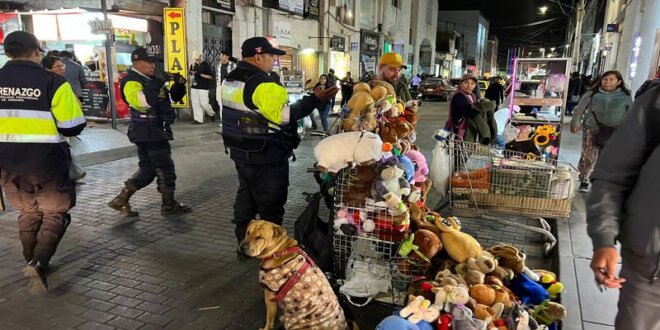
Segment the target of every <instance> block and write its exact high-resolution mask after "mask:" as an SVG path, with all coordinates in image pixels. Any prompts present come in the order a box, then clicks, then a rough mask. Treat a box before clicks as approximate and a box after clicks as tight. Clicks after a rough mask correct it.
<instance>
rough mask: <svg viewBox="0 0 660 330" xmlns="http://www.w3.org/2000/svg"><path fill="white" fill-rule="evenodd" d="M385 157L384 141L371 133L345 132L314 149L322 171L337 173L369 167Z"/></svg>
mask: <svg viewBox="0 0 660 330" xmlns="http://www.w3.org/2000/svg"><path fill="white" fill-rule="evenodd" d="M382 155H383V141H382V140H381V139H380V136H378V135H376V134H374V133H371V132H345V133H339V134H335V135H331V136H329V137H327V138H325V139H323V140H321V142H319V144H317V145H316V148H314V157H315V158H316V161H317V163H318V167H319V168H321V169H322V170H325V171H328V172H332V173H337V172H339V170H341V169H343V168H345V167H348V166H349V165H351V166H357V165H367V164H371V163H373V162H376V161H378V160H379V159H380V158H381V157H382Z"/></svg>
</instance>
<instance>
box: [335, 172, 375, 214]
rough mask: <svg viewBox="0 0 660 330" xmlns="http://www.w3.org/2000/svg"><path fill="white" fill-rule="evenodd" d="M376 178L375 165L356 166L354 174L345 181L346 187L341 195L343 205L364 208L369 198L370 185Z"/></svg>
mask: <svg viewBox="0 0 660 330" xmlns="http://www.w3.org/2000/svg"><path fill="white" fill-rule="evenodd" d="M375 177H376V165H375V164H374V165H367V166H357V168H356V173H355V174H351V175H349V176H348V178H347V179H346V187H348V189H343V190H341V191H340V193H341V201H342V203H344V204H345V205H350V206H355V207H364V205H365V201H366V198H371V185H372V183H373V181H374V178H375Z"/></svg>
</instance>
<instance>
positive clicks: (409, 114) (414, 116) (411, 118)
mask: <svg viewBox="0 0 660 330" xmlns="http://www.w3.org/2000/svg"><path fill="white" fill-rule="evenodd" d="M419 117H420V116H419V114H418V113H417V112H414V111H411V110H408V109H406V110H405V111H404V113H403V118H405V119H406V121H407V122H409V123H410V124H411V125H413V127H414V126H417V122H418V121H419Z"/></svg>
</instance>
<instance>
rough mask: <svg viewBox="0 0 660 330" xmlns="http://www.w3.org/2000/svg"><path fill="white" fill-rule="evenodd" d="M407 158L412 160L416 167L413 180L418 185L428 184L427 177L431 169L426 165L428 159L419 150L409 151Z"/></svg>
mask: <svg viewBox="0 0 660 330" xmlns="http://www.w3.org/2000/svg"><path fill="white" fill-rule="evenodd" d="M406 156H407V157H408V158H410V160H412V162H413V164H414V165H415V175H413V180H414V181H415V182H417V183H424V182H426V176H427V175H429V167H428V165H427V164H426V157H424V155H423V154H422V153H421V152H419V151H417V150H410V151H408V152H407V153H406Z"/></svg>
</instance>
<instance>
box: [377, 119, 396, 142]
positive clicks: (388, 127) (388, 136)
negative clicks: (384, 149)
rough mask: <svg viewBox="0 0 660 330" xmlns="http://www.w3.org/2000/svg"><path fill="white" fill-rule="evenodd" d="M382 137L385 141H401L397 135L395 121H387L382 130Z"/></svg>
mask: <svg viewBox="0 0 660 330" xmlns="http://www.w3.org/2000/svg"><path fill="white" fill-rule="evenodd" d="M380 137H381V139H382V140H383V142H389V143H392V144H396V143H397V142H398V141H399V136H398V135H397V131H396V125H395V124H394V123H385V125H384V126H383V129H382V130H381V131H380Z"/></svg>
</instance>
